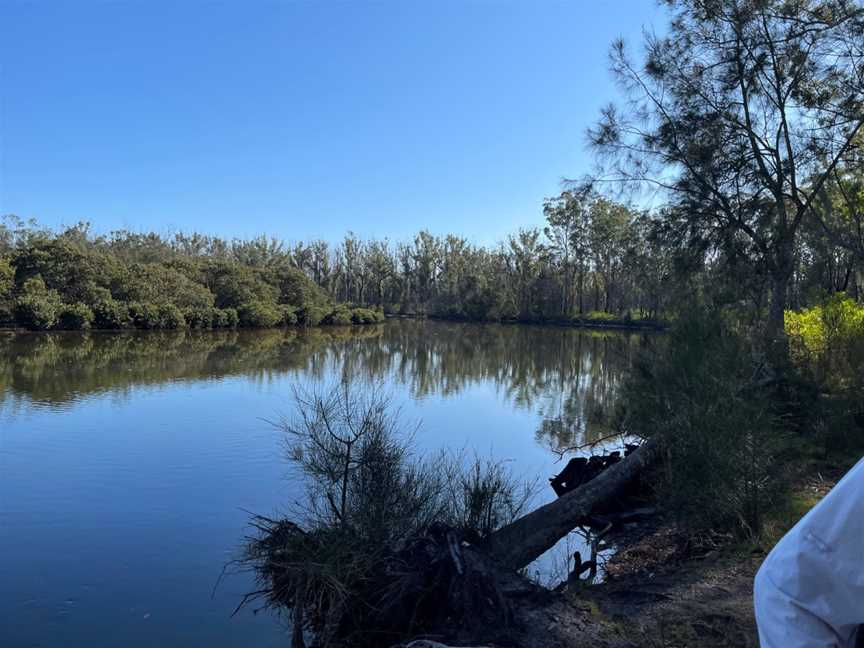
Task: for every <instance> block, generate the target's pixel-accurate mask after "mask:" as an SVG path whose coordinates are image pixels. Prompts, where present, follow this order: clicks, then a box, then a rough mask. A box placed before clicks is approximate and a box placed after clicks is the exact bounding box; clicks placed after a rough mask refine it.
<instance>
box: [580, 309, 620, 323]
mask: <svg viewBox="0 0 864 648" xmlns="http://www.w3.org/2000/svg"><path fill="white" fill-rule="evenodd" d="M582 319H585V320H588V321H592V322H610V321H612V320H617V319H618V318H617V317H615V315H613V314H612V313H607V312H606V311H590V312H588V313H585V315H583V316H582Z"/></svg>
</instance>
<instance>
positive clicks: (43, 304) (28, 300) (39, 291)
mask: <svg viewBox="0 0 864 648" xmlns="http://www.w3.org/2000/svg"><path fill="white" fill-rule="evenodd" d="M62 308H63V302H62V301H61V299H60V294H59V293H58V292H57V291H56V290H49V289H48V288H47V287H46V286H45V282H44V281H42V277H40V276H38V275H37V276H35V277H31V278H30V279H28V280H27V281H25V282H24V285H23V286H22V287H21V292H20V294H19V295H18V300H17V304H16V309H15V310H16V315H17V318H18V321H19V322H21V323H22V324H24V325H25V326H27V327H28V328H31V329H35V330H38V331H41V330H47V329H50V328H53V327H54V326H56V325H57V322H58V321H59V319H60V312H61V310H62Z"/></svg>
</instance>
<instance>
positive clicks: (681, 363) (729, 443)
mask: <svg viewBox="0 0 864 648" xmlns="http://www.w3.org/2000/svg"><path fill="white" fill-rule="evenodd" d="M644 345H645V346H644V348H643V349H642V351H641V352H640V354H639V356H638V358H637V359H636V362H635V363H634V367H633V370H632V374H631V377H630V378H629V380H628V382H627V383H626V385H625V389H624V391H623V393H622V395H621V402H622V403H623V404H624V405H623V406H622V407H623V427H624V428H625V429H626V431H628V432H629V433H631V434H636V435H639V436H642V437H646V438H658V439H659V441H660V445H661V448H662V452H661V453H660V456H661V457H662V469H661V470H660V471H659V475H658V476H657V479H656V482H655V483H656V487H657V490H658V495H659V497H658V499H659V501H660V502H662V503H664V505H667V506H669V507H671V508H672V509H673V510H676V511H678V512H679V513H680V514H681V515H682V516H683V517H684V518H686V519H687V520H688V521H689V522H690V523H692V524H694V525H696V526H704V527H707V528H714V529H721V530H722V529H727V530H738V531H744V532H746V533H749V534H754V535H756V534H758V533H759V532H760V530H761V524H762V521H763V512H764V511H765V510H766V508H767V507H768V504H769V503H770V502H771V501H772V499H773V498H774V497H775V496H776V495H777V494H778V493H779V492H780V490H781V489H782V487H783V485H784V484H783V480H782V479H781V478H780V474H779V470H780V468H779V465H778V462H777V461H775V458H776V457H777V455H778V454H779V453H781V452H782V451H783V450H784V449H785V446H786V443H787V438H786V436H785V434H784V432H783V431H782V430H781V429H780V427H779V426H778V425H776V421H775V420H774V416H773V415H772V411H773V407H772V404H771V402H770V400H769V395H767V394H765V393H763V392H762V391H760V390H759V389H758V388H756V387H755V386H754V385H753V384H752V376H753V374H754V367H753V364H752V361H751V360H750V358H751V353H750V349H749V348H748V345H747V342H746V338H745V337H744V336H741V335H739V334H738V333H737V332H736V331H735V330H734V329H733V328H732V327H731V326H729V325H727V324H726V323H724V321H723V319H722V316H721V315H720V314H718V313H703V312H700V310H699V309H693V310H692V311H691V312H690V313H689V314H688V316H687V317H685V318H682V319H681V320H679V321H678V322H676V325H675V326H674V327H673V329H672V331H671V332H670V335H669V337H668V338H653V337H651V338H648V339H647V340H646V341H645V342H644Z"/></svg>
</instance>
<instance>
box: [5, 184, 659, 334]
mask: <svg viewBox="0 0 864 648" xmlns="http://www.w3.org/2000/svg"><path fill="white" fill-rule="evenodd" d="M546 215H547V219H548V226H547V227H546V228H545V229H544V230H543V231H541V230H540V229H537V228H534V229H525V230H520V231H519V232H518V233H517V234H516V235H513V236H510V237H509V238H508V239H507V241H506V242H505V243H502V244H499V245H498V246H496V247H494V248H491V249H490V248H485V247H481V246H477V245H473V244H471V243H469V242H468V241H467V240H466V239H464V238H461V237H458V236H455V235H448V236H446V237H443V238H442V237H436V236H433V235H431V234H430V233H429V232H427V231H421V232H420V233H419V234H417V236H416V237H415V238H414V240H413V241H412V242H410V243H398V244H391V243H390V242H389V241H387V240H361V239H360V238H358V237H357V236H355V235H354V234H349V235H348V236H346V237H345V239H344V240H343V241H342V242H341V243H339V244H337V245H330V244H328V243H326V242H324V241H314V242H312V243H296V244H293V245H288V244H285V243H283V242H281V241H278V240H276V239H272V238H266V237H259V238H255V239H252V240H233V241H228V240H225V239H221V238H216V237H211V236H205V235H201V234H182V233H180V234H175V235H173V236H170V237H169V236H162V235H159V234H155V233H146V234H141V233H135V232H130V231H116V232H112V233H110V234H108V235H94V234H93V233H92V232H91V230H90V227H89V224H86V223H81V224H78V225H75V226H72V227H69V228H66V229H64V230H62V231H51V230H46V229H42V228H39V227H38V226H37V225H36V223H34V222H32V221H31V222H23V221H21V220H20V219H18V218H16V217H12V216H7V217H5V219H4V221H3V223H0V324H2V325H6V326H9V325H17V326H23V327H27V328H31V329H40V330H41V329H55V328H61V329H80V328H88V327H91V326H92V327H96V328H108V329H117V328H129V327H135V328H143V329H154V328H161V329H166V328H167V329H170V328H183V327H191V328H225V327H236V326H243V327H273V326H281V325H293V324H301V325H317V324H350V323H368V322H375V321H380V320H381V319H382V318H383V313H384V312H388V313H399V314H412V315H421V316H424V315H428V316H437V317H445V318H451V319H466V320H503V319H516V320H523V321H538V320H550V319H556V320H560V319H564V318H571V317H578V318H580V319H582V320H591V321H607V320H610V319H612V320H614V319H618V318H621V319H626V320H630V319H631V318H655V317H657V316H658V314H659V313H660V311H661V307H662V295H661V291H660V281H661V279H662V274H663V271H664V270H663V268H662V266H661V265H659V264H658V263H657V262H656V261H655V260H654V256H656V255H653V251H652V250H651V248H650V244H649V243H648V242H647V239H646V236H645V230H644V227H645V222H644V221H643V218H644V217H640V216H639V215H638V214H635V213H634V212H631V211H630V210H628V209H626V208H625V207H622V206H620V205H616V204H613V203H610V202H606V201H596V202H595V203H593V205H592V208H591V209H582V208H580V209H575V203H571V201H568V200H567V199H566V198H565V197H562V198H561V199H557V200H555V201H550V202H549V203H548V204H547V205H546Z"/></svg>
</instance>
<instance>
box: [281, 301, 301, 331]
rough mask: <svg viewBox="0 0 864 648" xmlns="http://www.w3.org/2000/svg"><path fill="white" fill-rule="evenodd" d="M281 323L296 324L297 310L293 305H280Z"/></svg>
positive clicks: (286, 324) (285, 324)
mask: <svg viewBox="0 0 864 648" xmlns="http://www.w3.org/2000/svg"><path fill="white" fill-rule="evenodd" d="M280 310H281V312H282V324H283V325H284V326H294V325H295V324H297V310H296V309H295V308H294V307H293V306H285V305H282V306H281V308H280Z"/></svg>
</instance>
